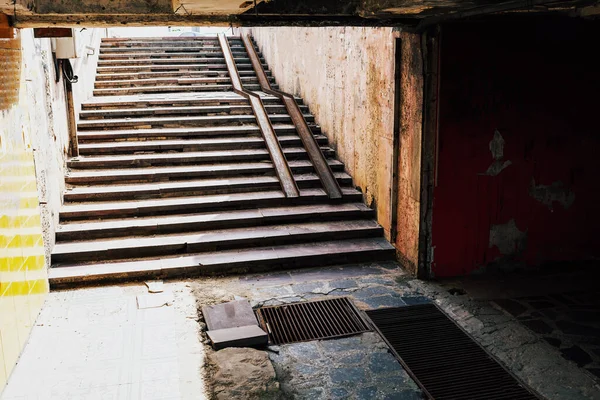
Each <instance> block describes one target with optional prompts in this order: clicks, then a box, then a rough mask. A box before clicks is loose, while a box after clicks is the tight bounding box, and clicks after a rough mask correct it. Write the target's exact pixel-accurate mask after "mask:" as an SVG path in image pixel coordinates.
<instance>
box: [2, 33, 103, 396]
mask: <svg viewBox="0 0 600 400" xmlns="http://www.w3.org/2000/svg"><path fill="white" fill-rule="evenodd" d="M0 28H1V27H0ZM102 31H103V30H102ZM100 33H101V32H100ZM13 34H14V35H16V36H15V37H14V38H11V39H0V60H1V61H0V62H1V65H0V66H1V69H0V391H1V390H2V388H3V386H4V382H5V381H6V379H7V377H8V376H9V374H10V372H11V370H12V368H13V366H14V364H15V362H16V360H17V358H18V356H19V354H20V351H21V349H22V348H23V346H24V344H25V342H26V340H27V337H28V335H29V330H30V329H31V326H32V324H33V323H34V322H35V318H36V316H37V314H38V312H39V310H40V308H41V305H42V303H43V300H44V295H45V293H47V291H48V282H47V274H46V270H47V267H48V266H49V262H50V252H51V250H52V247H53V246H54V232H55V228H56V226H57V224H58V213H59V210H60V207H61V205H62V194H63V192H64V187H65V183H64V173H65V160H66V155H67V150H68V148H67V147H68V140H69V135H68V129H67V114H66V101H65V92H64V83H63V78H62V77H61V80H60V82H58V83H57V82H56V81H55V77H56V72H55V68H54V64H53V61H52V53H51V43H50V39H35V38H34V37H33V30H32V29H25V30H21V31H14V33H11V36H12V35H13ZM86 35H87V39H86V37H84V38H83V40H81V41H80V45H81V46H85V45H89V44H90V43H93V42H91V40H92V39H93V40H96V41H99V40H100V39H99V36H98V35H99V33H98V32H89V33H88V34H86ZM96 53H97V52H96ZM82 54H83V57H85V52H84V53H82ZM96 57H97V56H96ZM95 63H96V61H95V59H94V58H89V59H86V58H82V59H81V60H77V61H75V63H74V64H75V71H76V73H79V74H80V75H81V76H80V83H81V85H82V86H81V87H77V86H75V91H76V92H75V93H76V94H78V96H79V98H80V99H84V98H87V96H88V94H87V93H88V92H90V91H91V84H93V77H94V69H95ZM86 78H87V79H88V82H87V85H86ZM89 80H91V81H92V82H91V84H90V82H89Z"/></svg>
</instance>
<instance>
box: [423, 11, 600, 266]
mask: <svg viewBox="0 0 600 400" xmlns="http://www.w3.org/2000/svg"><path fill="white" fill-rule="evenodd" d="M531 22H532V21H530V23H525V22H524V21H518V20H509V21H507V20H504V21H494V20H487V21H481V22H475V21H472V22H469V23H462V24H452V25H446V26H444V27H443V28H442V31H443V40H442V44H441V46H442V49H441V67H440V69H441V71H442V72H441V83H440V110H439V116H440V117H439V147H438V149H439V158H438V160H439V162H438V180H437V186H436V187H435V189H434V208H433V231H432V245H433V246H435V263H434V264H432V270H433V272H434V273H435V275H436V276H437V277H444V276H456V275H466V274H470V273H473V272H476V271H485V270H488V269H489V268H487V267H490V266H492V265H495V262H496V261H503V262H504V261H507V263H505V264H511V265H504V266H503V267H506V268H510V267H511V266H519V267H523V266H531V267H533V266H537V267H540V266H543V265H545V264H547V263H555V262H565V261H568V262H572V263H578V262H580V261H588V260H597V259H598V257H600V237H599V236H598V235H597V234H596V230H597V226H598V225H599V224H600V210H599V209H598V207H597V204H596V201H595V199H596V198H597V196H596V195H595V194H596V193H597V192H598V188H597V186H598V185H597V177H598V175H599V174H600V163H598V162H597V154H596V153H597V149H598V148H599V147H600V137H599V136H598V135H597V121H596V118H595V115H596V114H597V110H596V108H597V105H596V104H595V102H593V101H590V97H589V96H590V93H596V92H597V91H599V90H600V80H599V79H598V76H597V71H598V70H600V61H599V60H597V59H596V57H594V55H593V54H592V53H590V52H589V51H588V49H589V48H590V47H593V46H594V44H595V42H594V40H593V39H592V38H593V37H597V36H598V34H600V26H599V25H598V24H593V23H591V22H589V23H588V22H583V21H573V20H570V19H558V18H557V19H547V18H546V19H539V20H536V21H535V22H536V23H531ZM507 23H510V24H511V30H509V31H507V30H505V29H502V27H503V26H506V24H507ZM557 27H558V28H560V29H558V28H557ZM557 49H560V51H559V52H558V53H557ZM558 54H560V55H559V56H558ZM523 65H531V66H532V67H533V68H535V71H536V72H535V73H534V74H531V73H529V72H527V71H525V70H523V68H522V66H523ZM541 66H543V68H541ZM538 67H539V68H538ZM556 76H560V80H559V81H556V79H555V78H556ZM549 81H554V82H557V83H556V84H554V85H548V82H549ZM491 132H494V133H493V136H492V135H490V133H491ZM490 136H492V137H490ZM490 139H491V140H490ZM490 155H491V156H492V160H491V165H490ZM517 227H518V229H517Z"/></svg>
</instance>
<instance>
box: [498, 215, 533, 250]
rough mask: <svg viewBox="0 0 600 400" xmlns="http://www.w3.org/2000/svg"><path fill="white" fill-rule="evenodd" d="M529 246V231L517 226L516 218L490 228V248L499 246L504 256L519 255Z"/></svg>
mask: <svg viewBox="0 0 600 400" xmlns="http://www.w3.org/2000/svg"><path fill="white" fill-rule="evenodd" d="M526 246H527V232H522V231H520V230H519V228H517V224H516V223H515V220H514V218H513V219H511V220H510V221H508V222H507V223H505V224H499V225H492V226H491V228H490V242H489V248H493V247H497V248H498V251H500V254H502V255H503V256H510V255H517V254H520V253H522V252H523V250H525V247H526Z"/></svg>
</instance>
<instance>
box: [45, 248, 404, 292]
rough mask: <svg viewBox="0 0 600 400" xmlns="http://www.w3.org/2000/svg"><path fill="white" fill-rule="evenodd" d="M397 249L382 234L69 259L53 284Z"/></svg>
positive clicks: (374, 255)
mask: <svg viewBox="0 0 600 400" xmlns="http://www.w3.org/2000/svg"><path fill="white" fill-rule="evenodd" d="M394 257H395V249H394V247H393V246H392V245H391V244H389V243H388V242H387V241H386V240H385V239H383V238H368V239H350V240H336V241H325V242H315V243H313V242H309V243H300V244H289V245H283V246H268V247H258V248H251V249H241V250H227V251H215V252H205V253H198V254H195V255H189V256H184V257H160V258H149V259H148V258H147V259H142V260H138V261H124V262H116V263H94V264H67V265H61V266H60V267H54V268H51V269H50V270H49V273H48V275H49V280H50V285H51V287H52V288H59V287H63V288H64V287H69V286H76V285H82V284H86V283H87V284H94V283H100V282H118V281H125V280H126V281H131V280H135V279H151V278H169V277H182V276H198V275H210V274H223V273H227V272H234V271H238V272H239V271H240V270H243V271H244V272H250V271H264V270H268V269H273V268H277V267H286V268H295V267H308V266H315V265H327V264H332V263H348V262H352V263H356V262H362V261H376V260H391V259H393V258H394Z"/></svg>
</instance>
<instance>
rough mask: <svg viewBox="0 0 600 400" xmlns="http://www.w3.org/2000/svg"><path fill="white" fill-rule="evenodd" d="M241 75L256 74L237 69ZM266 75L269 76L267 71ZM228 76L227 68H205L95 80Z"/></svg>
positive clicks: (101, 76) (103, 75) (138, 73)
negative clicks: (201, 69)
mask: <svg viewBox="0 0 600 400" xmlns="http://www.w3.org/2000/svg"><path fill="white" fill-rule="evenodd" d="M239 74H240V76H241V77H247V76H256V74H255V72H254V71H250V70H247V71H239ZM267 75H269V76H271V75H272V74H271V72H270V71H269V72H268V73H267ZM185 76H187V77H190V78H194V77H200V78H201V77H219V76H221V77H228V76H229V73H228V72H227V70H222V71H219V70H206V71H181V72H170V71H164V72H133V73H128V74H127V73H125V74H102V75H98V76H96V82H102V81H116V80H136V79H153V78H171V77H185Z"/></svg>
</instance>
